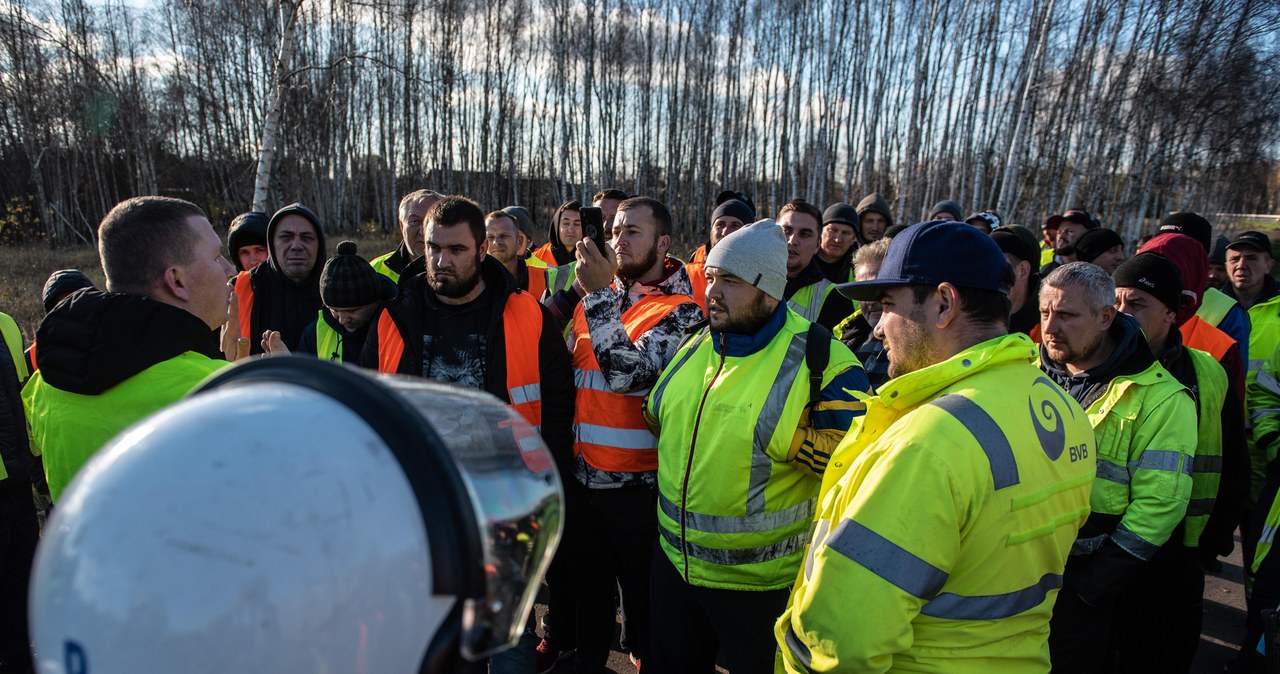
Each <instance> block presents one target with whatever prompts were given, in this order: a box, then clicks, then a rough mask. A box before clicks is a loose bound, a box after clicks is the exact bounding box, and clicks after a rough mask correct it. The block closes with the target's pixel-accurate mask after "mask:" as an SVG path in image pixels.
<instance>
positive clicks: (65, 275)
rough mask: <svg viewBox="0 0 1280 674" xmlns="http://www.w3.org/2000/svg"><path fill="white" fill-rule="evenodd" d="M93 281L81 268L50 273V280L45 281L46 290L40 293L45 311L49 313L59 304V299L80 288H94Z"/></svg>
mask: <svg viewBox="0 0 1280 674" xmlns="http://www.w3.org/2000/svg"><path fill="white" fill-rule="evenodd" d="M92 287H93V281H90V280H89V277H88V276H85V275H84V272H82V271H80V270H79V269H60V270H58V271H55V272H53V273H52V274H50V275H49V280H47V281H45V282H44V292H42V293H41V294H40V297H41V299H43V300H44V312H45V313H46V314H47V313H49V312H50V311H53V308H54V307H55V306H57V305H58V300H61V299H62V298H63V297H65V296H67V295H69V294H71V293H73V292H75V291H77V290H80V289H81V288H92Z"/></svg>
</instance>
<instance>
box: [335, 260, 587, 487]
mask: <svg viewBox="0 0 1280 674" xmlns="http://www.w3.org/2000/svg"><path fill="white" fill-rule="evenodd" d="M424 269H425V260H424V259H423V258H418V259H417V260H414V262H413V263H412V264H410V265H409V267H407V268H406V269H405V275H404V276H401V277H400V296H399V297H397V298H396V299H395V300H393V301H392V302H391V303H389V304H388V305H387V307H386V308H385V309H384V310H383V311H384V312H386V313H387V315H389V316H390V317H391V319H392V320H393V321H395V324H396V328H397V329H398V330H399V332H400V337H401V339H403V340H404V345H405V346H404V354H403V355H402V356H401V358H400V365H399V367H397V368H396V372H397V373H399V374H408V375H413V376H415V377H421V376H422V358H423V353H422V348H423V345H422V336H423V325H424V321H428V320H433V317H432V316H431V306H432V305H434V304H435V303H436V302H437V300H436V298H435V293H434V292H433V291H432V290H431V287H430V286H429V285H427V277H426V274H425V271H424ZM480 273H481V276H482V278H483V279H484V282H485V286H486V290H485V292H490V291H497V296H498V298H499V299H497V301H495V302H493V313H492V315H491V317H490V320H489V329H488V334H487V335H486V337H485V340H486V343H487V344H489V345H491V346H490V348H487V349H485V354H486V357H487V361H486V363H485V375H484V382H485V384H484V389H485V390H486V391H488V392H489V393H492V394H493V395H494V396H496V397H497V398H498V399H499V400H501V401H502V402H505V403H508V404H510V402H511V396H510V393H509V392H508V391H507V351H506V348H505V344H506V334H505V328H504V325H503V318H502V317H503V310H504V309H505V308H506V301H507V298H508V297H510V296H511V295H513V294H515V293H521V292H524V291H523V290H520V288H519V287H518V286H516V280H515V277H513V276H512V275H511V273H510V272H508V271H507V269H506V267H503V266H502V263H500V262H498V261H497V260H495V259H493V258H491V257H488V256H485V258H484V259H483V261H482V262H481V263H480ZM539 307H540V312H541V314H542V327H541V330H542V332H541V335H542V336H541V339H540V341H539V342H538V365H539V369H540V377H541V384H542V439H543V441H544V442H546V443H547V447H548V448H549V449H550V450H551V453H552V455H553V456H554V457H555V459H556V461H557V463H559V464H560V465H561V466H562V467H563V466H567V465H568V464H569V463H570V462H571V460H572V458H573V402H574V387H573V369H572V368H571V367H570V363H569V351H568V349H567V348H566V347H565V344H564V341H563V339H562V338H561V336H560V331H559V330H557V329H556V326H555V324H554V322H553V321H552V320H551V316H550V314H548V313H547V310H546V308H545V307H541V305H539ZM380 318H381V313H379V315H377V316H375V317H374V319H373V321H371V324H374V327H372V328H371V329H370V330H369V333H368V335H367V337H366V338H365V345H364V351H363V352H362V353H361V355H360V361H359V363H360V365H361V366H363V367H368V368H371V369H377V367H378V329H377V327H376V324H377V323H378V321H379V320H380ZM496 345H504V348H494V347H495V346H496Z"/></svg>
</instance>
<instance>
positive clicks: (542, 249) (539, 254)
mask: <svg viewBox="0 0 1280 674" xmlns="http://www.w3.org/2000/svg"><path fill="white" fill-rule="evenodd" d="M533 257H536V258H538V259H539V260H542V261H543V262H545V263H547V266H548V267H554V266H556V254H555V253H553V252H551V243H550V242H548V243H544V244H542V245H541V246H538V247H537V248H536V249H535V250H534V251H533Z"/></svg>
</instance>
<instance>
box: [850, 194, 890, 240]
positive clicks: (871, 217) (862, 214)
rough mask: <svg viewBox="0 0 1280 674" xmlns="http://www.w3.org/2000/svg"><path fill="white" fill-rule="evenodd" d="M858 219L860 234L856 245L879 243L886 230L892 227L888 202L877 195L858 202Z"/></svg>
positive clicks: (868, 196)
mask: <svg viewBox="0 0 1280 674" xmlns="http://www.w3.org/2000/svg"><path fill="white" fill-rule="evenodd" d="M857 211H858V219H859V220H860V221H861V225H862V232H861V234H860V236H861V238H860V239H859V240H858V243H860V244H865V243H871V242H873V241H879V240H880V238H881V237H883V236H884V233H885V231H886V230H888V229H889V228H890V227H892V226H893V213H891V212H889V201H888V200H887V199H885V198H884V197H883V196H882V195H880V194H879V193H872V194H868V195H867V196H865V197H863V199H862V201H859V202H858V208H857Z"/></svg>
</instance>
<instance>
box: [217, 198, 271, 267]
mask: <svg viewBox="0 0 1280 674" xmlns="http://www.w3.org/2000/svg"><path fill="white" fill-rule="evenodd" d="M270 220H271V216H269V215H267V214H266V213H262V212H259V211H250V212H248V213H241V214H240V215H237V216H236V217H235V219H234V220H232V221H231V227H230V228H229V229H228V230H227V250H228V251H230V253H231V263H232V264H234V265H235V266H236V271H244V270H243V269H241V268H240V256H239V255H237V254H236V252H237V251H239V250H240V249H241V248H244V247H245V246H265V245H267V222H269V221H270Z"/></svg>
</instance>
